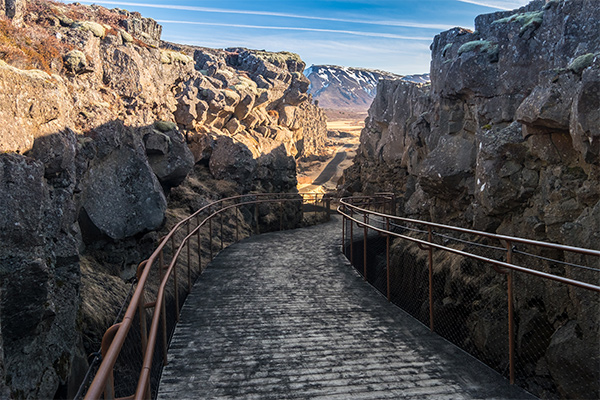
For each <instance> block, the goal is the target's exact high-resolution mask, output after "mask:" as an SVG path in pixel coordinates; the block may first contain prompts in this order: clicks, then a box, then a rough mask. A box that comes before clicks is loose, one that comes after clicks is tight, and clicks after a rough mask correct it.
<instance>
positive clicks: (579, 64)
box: [567, 53, 596, 75]
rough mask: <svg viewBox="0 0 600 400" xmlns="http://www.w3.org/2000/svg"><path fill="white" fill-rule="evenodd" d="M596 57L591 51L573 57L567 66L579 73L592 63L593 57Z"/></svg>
mask: <svg viewBox="0 0 600 400" xmlns="http://www.w3.org/2000/svg"><path fill="white" fill-rule="evenodd" d="M595 57H596V55H595V54H593V53H587V54H584V55H582V56H579V57H577V58H576V59H574V60H573V61H572V62H571V64H569V66H568V67H567V69H568V70H570V71H573V72H574V73H576V74H577V75H579V74H581V73H582V72H583V70H584V69H586V68H587V67H589V66H590V65H592V63H593V62H594V58H595Z"/></svg>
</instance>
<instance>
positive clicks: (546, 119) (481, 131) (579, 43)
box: [340, 0, 600, 398]
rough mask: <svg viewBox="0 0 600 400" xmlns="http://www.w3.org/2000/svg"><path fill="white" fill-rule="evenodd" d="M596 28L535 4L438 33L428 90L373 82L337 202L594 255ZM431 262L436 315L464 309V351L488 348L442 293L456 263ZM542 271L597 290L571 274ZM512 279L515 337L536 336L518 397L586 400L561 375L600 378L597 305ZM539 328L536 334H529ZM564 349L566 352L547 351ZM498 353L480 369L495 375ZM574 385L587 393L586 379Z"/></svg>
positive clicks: (588, 5)
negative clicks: (355, 198)
mask: <svg viewBox="0 0 600 400" xmlns="http://www.w3.org/2000/svg"><path fill="white" fill-rule="evenodd" d="M599 21H600V8H599V7H598V4H597V2H596V1H586V0H573V1H568V0H567V1H548V2H542V1H534V2H532V3H530V4H529V5H528V6H526V7H523V8H521V9H519V10H515V11H507V12H499V13H493V14H487V15H482V16H479V17H478V18H477V19H476V21H475V28H476V30H475V32H470V31H467V30H464V29H460V28H455V29H452V30H449V31H446V32H443V33H441V34H439V35H438V36H436V37H435V39H434V42H433V44H432V45H431V50H432V61H431V84H430V85H415V84H411V83H406V82H402V81H398V80H395V81H391V80H387V81H382V82H380V83H379V86H378V89H377V96H376V98H375V100H374V102H373V104H372V105H371V108H370V110H369V116H368V118H367V120H366V126H365V128H364V130H363V132H362V134H361V139H360V141H361V143H360V148H359V150H358V155H357V157H356V159H355V162H354V164H353V166H352V167H350V168H349V169H348V170H346V171H345V173H344V176H343V178H342V180H341V182H340V189H341V193H342V194H345V195H348V194H359V193H365V194H373V193H376V192H390V191H391V192H394V193H396V195H397V197H398V199H399V200H398V210H397V212H398V213H399V215H402V216H407V217H413V218H417V219H424V220H432V221H435V222H439V223H446V224H450V225H457V226H462V227H467V228H472V229H476V230H482V231H487V232H495V233H500V234H508V235H514V236H520V237H525V238H531V239H535V240H541V241H551V242H558V243H563V244H568V245H573V246H578V247H587V248H592V249H600V186H599V185H598V182H600V158H599V157H600V124H598V118H599V115H600V97H598V93H599V91H598V88H600V36H599V35H598V32H599V29H600V22H599ZM393 253H394V254H395V255H393V257H392V258H395V259H398V260H401V259H404V258H407V257H413V258H414V257H421V258H423V257H424V256H423V255H422V253H419V251H418V250H416V249H413V248H412V247H408V248H407V247H406V246H402V245H401V244H399V243H398V244H397V245H396V246H395V247H394V250H393ZM418 254H421V255H420V256H419V255H418ZM553 257H558V258H559V259H560V258H561V257H565V260H564V261H570V262H575V263H578V262H579V261H582V262H583V260H581V259H577V258H576V257H573V258H569V257H567V256H564V255H561V254H553ZM425 261H426V260H424V262H425ZM585 262H588V263H589V262H594V261H590V260H586V261H585ZM538 264H539V263H538ZM424 265H426V264H424ZM436 265H437V267H436V268H439V269H438V270H436V272H435V277H434V279H436V280H437V279H439V281H444V282H447V284H446V286H445V287H444V289H443V290H441V292H440V293H438V294H437V295H439V301H440V302H441V301H442V300H443V304H440V305H439V306H440V307H441V308H443V309H449V307H458V308H460V309H461V310H463V311H464V313H463V316H464V318H465V321H466V322H465V323H466V325H467V326H469V327H470V328H469V329H470V336H469V337H473V338H476V339H477V343H479V344H476V345H475V347H477V346H480V347H481V348H479V349H478V350H476V351H475V353H477V351H483V350H484V348H485V347H486V346H489V345H492V344H493V343H499V342H498V341H497V340H495V339H494V336H493V335H494V332H496V331H497V329H500V328H499V326H495V325H494V324H496V323H497V322H498V319H497V318H495V317H494V316H493V315H492V314H485V312H484V313H482V312H481V311H477V312H471V311H469V310H470V309H471V307H473V305H472V304H467V303H465V302H464V299H463V298H462V297H461V295H460V294H459V293H455V292H454V290H455V289H456V288H461V287H462V288H465V287H471V286H472V284H473V278H472V277H469V276H468V275H464V274H462V273H461V271H462V269H464V268H463V267H461V266H460V265H461V262H460V261H457V260H451V259H448V260H445V261H443V260H441V261H440V263H439V264H436ZM540 265H541V264H540ZM540 265H536V266H537V267H540ZM541 268H543V269H544V270H546V271H548V272H553V273H563V274H565V275H566V276H569V277H573V278H577V279H584V280H587V281H589V280H590V279H591V281H592V283H595V284H597V283H598V282H597V277H594V276H593V275H590V274H589V273H587V272H581V271H579V272H578V271H577V270H576V269H569V268H567V269H565V270H563V269H559V270H555V269H553V267H552V266H549V265H545V264H544V266H542V267H541ZM561 271H562V272H561ZM480 273H481V274H482V275H481V276H479V278H477V279H481V280H482V282H484V281H485V280H486V279H488V278H489V279H488V282H493V281H494V280H495V279H497V278H494V272H493V271H489V276H488V278H485V277H486V276H487V275H488V273H487V272H480ZM403 279H408V281H411V278H410V277H404V278H403ZM524 281H527V285H529V286H528V287H529V289H527V290H520V291H519V293H518V294H517V295H516V297H517V300H516V303H517V305H516V315H517V317H516V318H517V319H518V320H519V322H518V324H517V327H516V335H517V337H519V338H526V337H538V339H539V340H538V342H536V343H537V345H536V346H538V345H539V346H541V349H540V350H539V354H538V355H537V356H536V357H535V358H534V359H532V360H529V361H527V362H524V361H522V362H524V363H525V364H527V363H528V364H527V366H526V367H524V368H525V369H526V370H527V371H529V372H528V373H529V374H531V375H529V376H526V377H525V378H524V379H523V381H525V382H527V383H526V384H527V385H529V386H528V387H527V388H528V389H529V390H532V391H534V392H535V393H536V394H538V395H539V396H542V397H553V396H557V395H558V396H564V397H568V398H569V397H570V398H594V397H597V396H598V390H599V388H598V386H597V385H591V386H590V385H587V386H586V385H583V384H582V385H574V384H573V383H572V382H573V381H572V379H573V377H572V376H571V377H570V378H569V377H566V376H565V375H564V374H563V373H561V372H560V369H561V368H563V367H564V370H569V369H571V370H572V371H575V370H577V371H588V372H589V371H598V370H600V369H599V368H598V366H599V365H600V358H599V356H598V345H599V343H598V337H599V333H598V329H599V328H598V318H597V310H598V305H597V301H598V300H597V297H596V299H595V300H594V299H592V298H589V299H588V300H586V301H591V303H590V302H588V303H586V302H584V301H582V300H581V299H582V298H580V296H584V297H585V296H587V295H582V294H581V293H578V294H577V295H575V291H572V292H571V293H567V290H565V289H564V288H562V289H559V288H557V287H556V285H552V284H550V283H540V282H539V281H537V283H536V281H535V280H533V279H524ZM521 282H523V281H521ZM423 284H424V285H425V286H424V287H423V288H421V289H423V290H425V289H426V282H425V283H423ZM474 288H475V289H474V290H475V292H476V293H477V295H476V298H477V299H481V300H482V301H483V300H485V301H486V302H490V303H492V304H497V306H498V307H500V308H501V307H503V304H504V300H501V299H502V297H499V296H496V295H495V294H494V293H495V291H494V290H495V289H494V288H492V287H490V286H489V285H487V284H482V285H476V286H475V287H474ZM492 289H494V290H492ZM588 294H589V293H588ZM504 296H505V294H504ZM591 297H593V296H591ZM473 304H474V303H473ZM484 314H485V315H484ZM592 314H593V315H592ZM486 321H487V322H486ZM492 321H495V322H493V323H492ZM532 321H533V322H532ZM505 322H506V321H504V322H502V323H500V325H501V326H502V329H504V327H505V326H506V324H505ZM534 322H535V323H534ZM534 325H536V326H537V328H535V327H534ZM540 326H541V327H545V328H544V330H543V333H539V332H540V331H537V333H536V331H535V329H541V328H539V327H540ZM575 332H577V333H575ZM536 335H538V336H536ZM504 340H505V339H504ZM567 342H569V343H574V344H575V343H577V346H574V347H573V348H571V349H566V348H564V349H565V350H563V351H561V350H559V349H560V348H561V347H560V346H561V343H567ZM486 343H487V345H486ZM468 346H473V342H471V343H469V344H468ZM468 346H467V347H468ZM586 346H587V347H586ZM530 349H531V348H529V350H530ZM529 350H528V348H527V346H524V347H523V348H521V349H520V350H518V351H519V352H521V351H522V352H524V353H527V352H528V351H529ZM557 354H561V356H560V357H558V356H557ZM583 354H587V355H586V356H583ZM505 356H506V353H505V352H502V355H501V356H499V357H500V358H498V359H496V360H495V361H490V362H491V364H494V363H496V365H501V364H503V362H504V361H505V360H504V359H503V358H502V357H505ZM519 356H521V354H518V357H519ZM520 360H523V358H522V357H521V358H520ZM576 365H578V367H575V366H576ZM557 366H559V367H557ZM581 366H587V367H585V368H583V369H581V368H582V367H581ZM577 368H580V369H577ZM585 374H587V372H581V374H580V375H581V376H584V375H585ZM570 379H571V380H570ZM583 381H586V382H587V381H589V382H598V374H597V372H596V373H593V374H592V375H589V376H587V375H586V377H585V379H584V380H583Z"/></svg>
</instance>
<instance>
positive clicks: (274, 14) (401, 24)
mask: <svg viewBox="0 0 600 400" xmlns="http://www.w3.org/2000/svg"><path fill="white" fill-rule="evenodd" d="M459 1H465V2H467V3H468V2H471V1H469V0H459ZM81 2H82V3H93V4H106V5H113V6H133V7H147V8H159V9H164V10H179V11H196V12H205V13H219V14H239V15H258V16H263V17H282V18H294V19H306V20H313V21H328V22H345V23H353V24H363V25H377V26H393V27H404V28H420V29H434V30H448V29H452V28H453V26H450V25H444V24H427V23H420V22H410V21H368V20H360V19H345V18H331V17H318V16H310V15H301V14H290V13H280V12H273V11H250V10H230V9H222V8H211V7H197V6H183V5H177V4H151V3H137V2H127V1H113V0H99V1H94V0H81Z"/></svg>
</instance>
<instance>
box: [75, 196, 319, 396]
mask: <svg viewBox="0 0 600 400" xmlns="http://www.w3.org/2000/svg"><path fill="white" fill-rule="evenodd" d="M319 196H321V200H320V201H322V202H323V203H325V205H324V209H325V210H328V209H329V204H330V201H331V198H330V197H327V196H325V195H323V194H320V193H314V194H313V193H303V194H299V193H252V194H246V195H239V196H232V197H228V198H224V199H219V200H217V201H214V202H212V203H210V204H207V205H205V206H204V207H201V208H200V209H198V210H197V211H195V212H194V213H192V214H191V215H189V216H188V217H186V218H184V219H182V220H181V221H179V222H178V223H177V224H175V225H174V226H173V228H171V230H170V231H169V233H167V235H165V236H164V237H163V238H162V239H161V240H160V242H159V244H158V246H157V247H156V249H155V250H154V252H153V253H152V255H151V256H150V257H149V258H148V259H147V260H146V261H143V262H142V263H141V264H140V267H139V268H138V274H137V275H138V276H137V278H138V284H137V287H136V290H135V292H134V293H133V295H132V297H131V300H130V302H129V306H128V307H127V310H126V311H125V314H124V317H123V319H122V320H121V322H118V323H117V324H115V325H113V326H111V327H109V328H108V330H107V332H106V333H105V337H104V338H103V346H102V353H103V354H102V357H103V359H102V363H101V364H100V367H99V368H98V371H97V372H96V375H95V377H94V380H93V381H92V383H91V385H90V387H89V389H88V391H87V393H86V396H85V399H98V398H100V397H101V396H102V394H104V395H105V397H106V398H112V397H113V396H114V388H113V386H114V381H113V376H112V375H113V369H114V366H115V363H116V361H117V359H118V357H119V354H120V352H121V350H122V347H123V344H124V343H125V339H126V338H127V335H128V333H129V331H130V329H131V326H132V324H133V320H134V318H135V315H136V313H137V312H140V316H142V315H143V320H144V322H142V323H143V324H145V310H146V308H150V307H153V308H154V310H155V311H154V314H153V316H152V321H151V325H150V331H149V332H147V331H146V328H144V327H142V345H143V347H144V357H143V365H142V370H141V372H140V377H139V380H138V384H137V389H136V392H135V394H134V395H133V396H130V397H128V398H135V399H143V398H146V397H147V396H150V393H148V389H149V386H150V373H151V368H152V363H153V358H154V349H155V347H156V344H157V340H158V339H157V337H158V329H159V324H160V319H161V318H162V319H163V325H164V324H165V321H164V318H165V312H166V311H165V291H166V286H167V284H168V282H169V279H170V278H171V276H173V275H174V274H175V272H176V267H177V263H178V260H179V256H180V255H181V253H182V251H183V249H184V247H185V246H186V245H188V246H189V244H190V241H191V238H192V237H193V236H194V235H197V234H198V233H199V230H200V228H201V227H203V226H205V224H206V223H207V222H209V221H211V220H212V218H214V217H215V216H217V215H220V214H222V213H224V212H225V211H227V210H230V209H234V208H235V209H236V210H237V208H239V207H241V206H245V205H258V204H265V203H280V204H283V203H284V202H288V203H289V202H300V203H301V204H302V203H304V202H305V201H307V198H308V199H309V200H311V199H312V200H313V201H314V202H315V203H316V202H317V201H319V200H318V198H319ZM228 202H231V203H232V204H226V203H228ZM215 208H216V209H217V210H216V211H212V210H213V209H215ZM205 212H208V213H209V214H208V215H207V216H206V217H205V218H204V219H203V220H202V222H200V221H199V219H200V215H201V214H202V213H205ZM236 212H237V211H236ZM326 212H328V211H326ZM194 220H196V224H195V227H194V228H191V225H192V224H193V223H194ZM236 223H237V219H236ZM184 226H188V231H187V234H186V235H185V236H184V237H183V238H182V239H181V241H180V243H179V245H178V246H175V244H174V240H175V235H176V234H177V233H178V232H180V231H181V229H182V228H183V227H184ZM221 240H222V238H221ZM169 243H171V246H172V247H171V251H172V252H173V254H172V259H171V261H170V263H169V265H168V267H167V269H166V271H164V275H162V278H161V281H160V285H159V287H158V291H157V294H156V300H155V301H154V302H151V303H144V291H145V288H146V285H147V283H148V278H149V275H150V272H151V270H152V267H153V265H155V263H156V262H157V260H159V264H161V265H159V267H160V268H161V271H162V256H163V252H164V250H165V248H166V247H167V246H168V244H169ZM199 243H200V242H199ZM198 251H199V252H200V248H199V249H198ZM188 255H189V253H188ZM188 261H189V259H188ZM142 264H143V266H142ZM189 267H190V266H189V263H188V269H189ZM174 279H176V275H175V277H174ZM175 286H176V288H175V291H176V293H177V283H176V281H175ZM176 298H177V294H176ZM176 307H177V310H176V312H177V314H176V315H177V317H178V313H179V305H178V304H177V305H176ZM164 329H166V328H164V326H163V330H164ZM163 335H164V331H163ZM163 340H166V339H165V338H164V337H163ZM164 350H166V348H164ZM164 361H166V354H164Z"/></svg>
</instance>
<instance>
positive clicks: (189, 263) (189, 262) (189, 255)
mask: <svg viewBox="0 0 600 400" xmlns="http://www.w3.org/2000/svg"><path fill="white" fill-rule="evenodd" d="M190 225H191V220H189V221H188V222H187V234H188V236H190ZM185 244H186V247H187V275H188V292H191V291H192V253H191V250H192V249H191V248H190V238H189V237H188V239H187V241H186V243H185Z"/></svg>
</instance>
